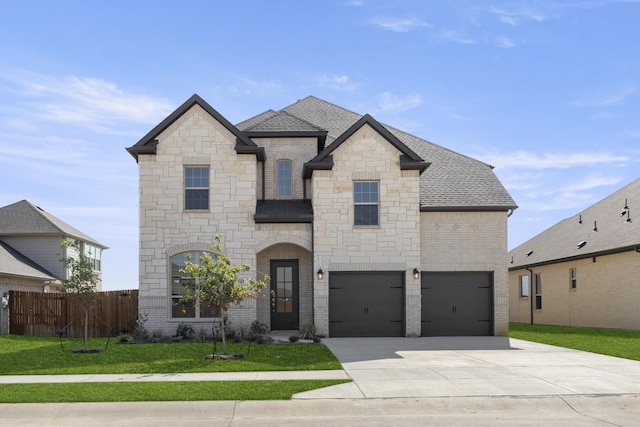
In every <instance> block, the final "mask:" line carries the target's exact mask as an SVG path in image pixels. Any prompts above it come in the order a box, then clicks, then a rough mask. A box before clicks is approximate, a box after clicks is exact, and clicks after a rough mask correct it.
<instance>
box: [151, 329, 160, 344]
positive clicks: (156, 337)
mask: <svg viewBox="0 0 640 427" xmlns="http://www.w3.org/2000/svg"><path fill="white" fill-rule="evenodd" d="M151 342H154V343H159V342H162V330H161V329H156V330H155V331H153V332H152V333H151Z"/></svg>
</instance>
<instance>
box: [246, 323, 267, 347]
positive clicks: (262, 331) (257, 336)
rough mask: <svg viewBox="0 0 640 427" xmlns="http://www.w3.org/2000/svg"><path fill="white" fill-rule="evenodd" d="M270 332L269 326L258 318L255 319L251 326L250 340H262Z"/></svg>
mask: <svg viewBox="0 0 640 427" xmlns="http://www.w3.org/2000/svg"><path fill="white" fill-rule="evenodd" d="M268 333H269V327H268V326H267V325H265V324H264V323H260V322H259V321H258V320H254V321H253V322H252V323H251V327H250V328H249V336H248V338H249V340H250V341H256V342H260V341H262V340H263V338H264V336H265V335H266V334H268Z"/></svg>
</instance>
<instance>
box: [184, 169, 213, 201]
mask: <svg viewBox="0 0 640 427" xmlns="http://www.w3.org/2000/svg"><path fill="white" fill-rule="evenodd" d="M184 208H185V210H196V209H200V210H202V209H209V168H208V167H203V166H198V167H191V166H189V167H185V168H184Z"/></svg>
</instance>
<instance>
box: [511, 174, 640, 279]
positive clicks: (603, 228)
mask: <svg viewBox="0 0 640 427" xmlns="http://www.w3.org/2000/svg"><path fill="white" fill-rule="evenodd" d="M625 207H626V208H627V209H625ZM623 212H624V214H623ZM628 220H630V221H628ZM594 229H597V231H594ZM582 242H584V244H583V245H581V243H582ZM639 249H640V179H637V180H636V181H633V182H632V183H631V184H629V185H627V186H625V187H623V188H621V189H620V190H618V191H616V192H614V193H612V194H611V195H609V196H607V197H605V198H604V199H602V200H601V201H599V202H597V203H596V204H594V205H593V206H591V207H589V208H587V209H585V210H584V211H582V212H579V213H577V214H576V215H574V216H572V217H570V218H567V219H564V220H562V221H560V222H559V223H557V224H555V225H554V226H552V227H550V228H548V229H547V230H545V231H543V232H542V233H540V234H538V235H537V236H535V237H533V238H531V239H530V240H527V241H526V242H524V243H523V244H521V245H520V246H518V247H516V248H514V249H512V250H511V251H509V253H508V256H509V262H511V260H512V259H513V262H512V263H510V264H509V269H518V268H523V267H525V266H527V267H533V266H537V265H545V264H551V263H555V262H561V261H569V260H572V259H580V258H590V257H593V256H598V255H604V254H608V253H616V252H625V251H629V250H639ZM529 252H531V254H530V255H528V256H527V253H529ZM638 262H639V263H640V254H639V255H638Z"/></svg>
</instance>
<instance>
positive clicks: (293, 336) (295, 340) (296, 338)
mask: <svg viewBox="0 0 640 427" xmlns="http://www.w3.org/2000/svg"><path fill="white" fill-rule="evenodd" d="M299 339H300V337H299V336H297V335H291V336H290V337H289V341H290V342H298V340H299Z"/></svg>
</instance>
